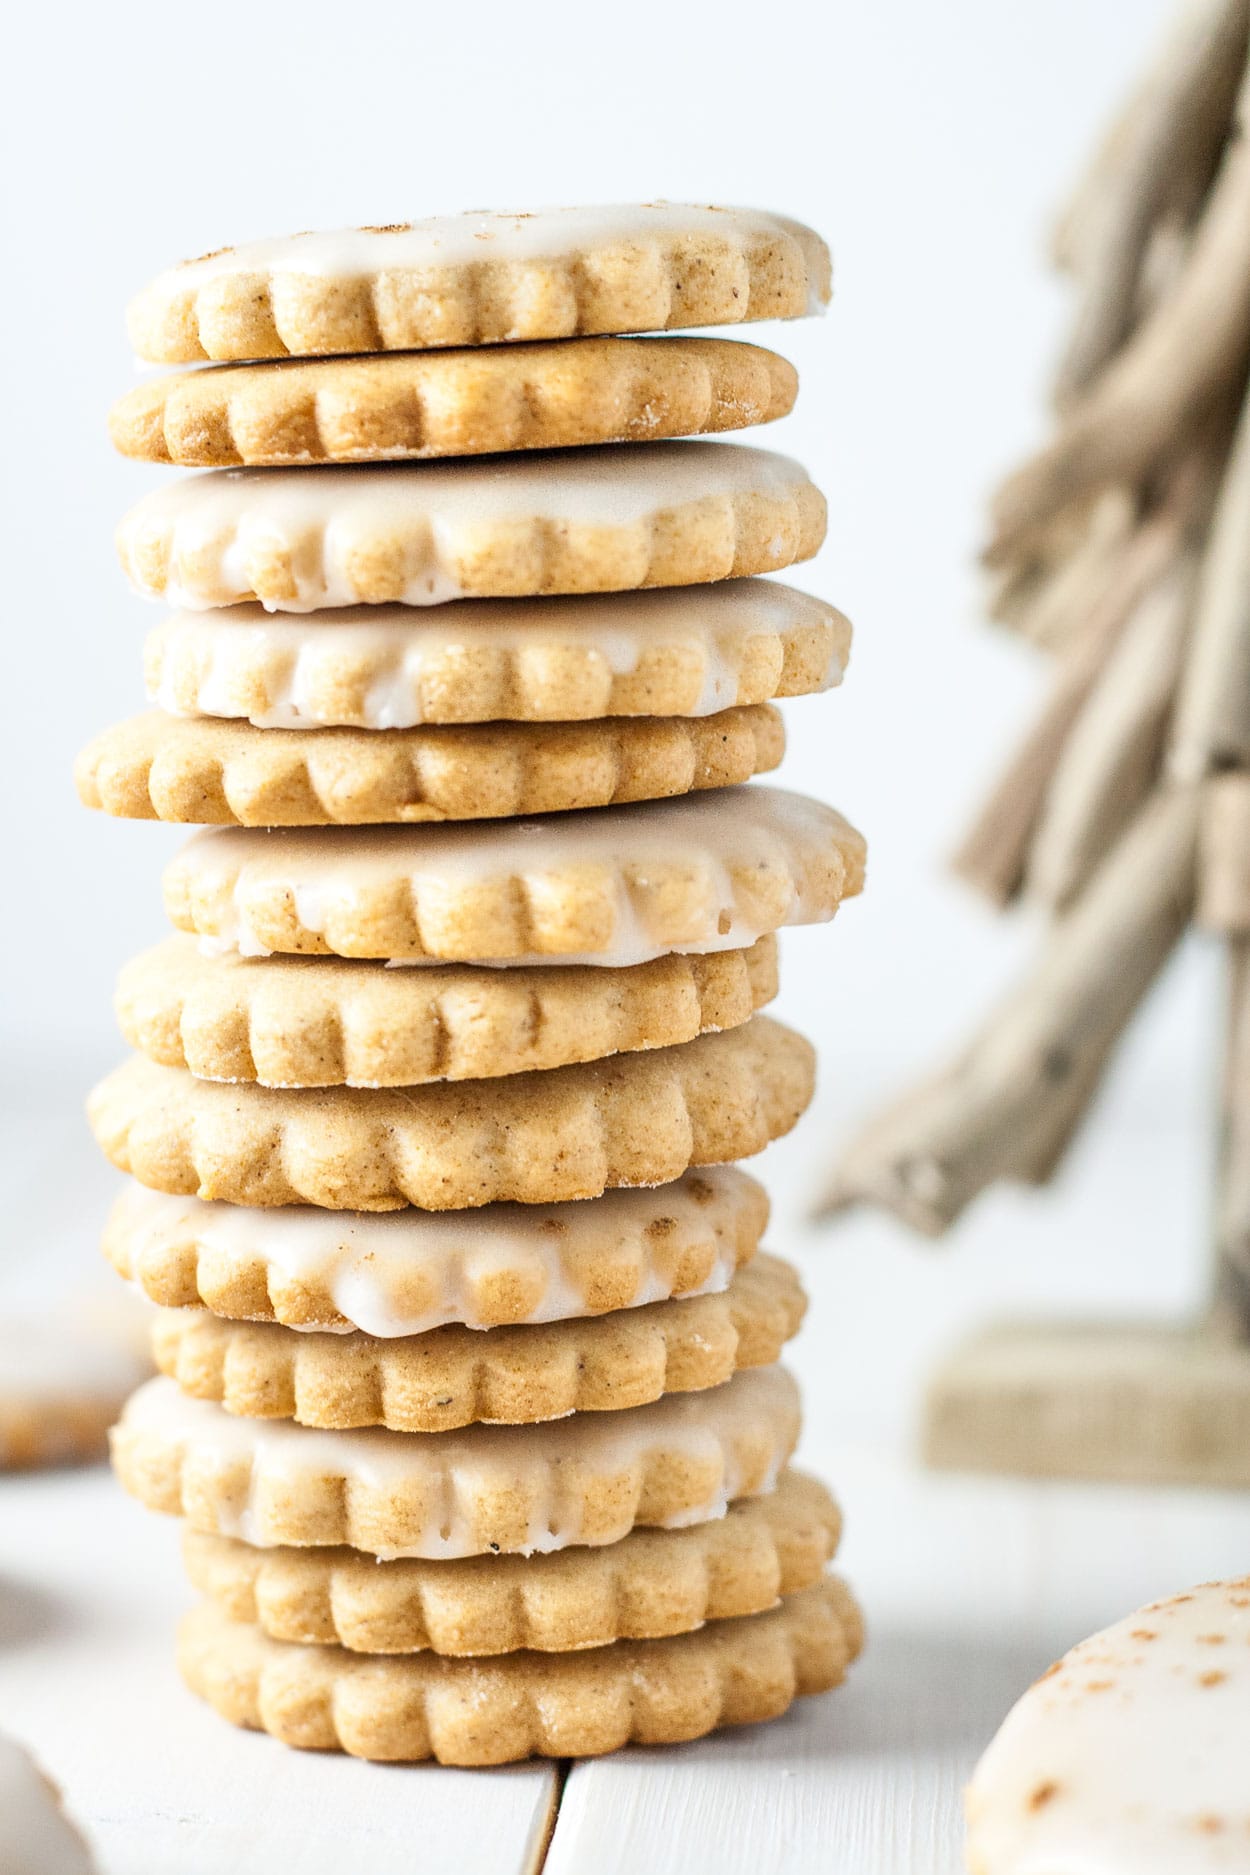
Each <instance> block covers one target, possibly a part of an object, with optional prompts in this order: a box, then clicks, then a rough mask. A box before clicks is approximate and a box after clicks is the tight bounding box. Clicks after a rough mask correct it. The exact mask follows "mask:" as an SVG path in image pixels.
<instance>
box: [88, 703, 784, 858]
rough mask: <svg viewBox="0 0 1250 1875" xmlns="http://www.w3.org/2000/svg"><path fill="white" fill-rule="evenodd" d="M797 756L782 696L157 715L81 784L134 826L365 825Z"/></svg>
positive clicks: (99, 744) (608, 797) (634, 785)
mask: <svg viewBox="0 0 1250 1875" xmlns="http://www.w3.org/2000/svg"><path fill="white" fill-rule="evenodd" d="M784 751H785V730H784V729H783V727H782V722H781V717H780V715H779V713H778V712H777V710H775V709H774V708H773V706H772V705H771V704H770V703H757V704H753V705H750V706H749V707H748V708H746V709H735V710H722V711H721V712H720V714H719V715H717V716H703V717H693V718H692V717H680V716H675V717H667V718H665V717H655V718H652V717H637V718H631V719H622V720H619V721H611V722H598V723H515V724H501V723H479V724H477V725H475V726H474V727H472V728H467V729H446V728H438V729H432V728H427V727H423V728H419V729H254V728H253V727H252V725H251V724H250V723H222V722H214V721H212V720H211V719H209V718H206V717H192V718H186V717H179V716H165V715H163V714H162V713H161V712H160V711H158V710H151V711H149V712H148V713H147V714H146V715H144V716H133V717H131V718H130V719H129V720H128V721H126V722H123V723H116V724H114V726H113V727H112V728H111V729H106V730H105V732H104V734H103V735H100V736H97V737H96V738H95V740H94V742H92V743H90V744H89V745H88V746H87V748H85V749H84V750H83V752H82V754H81V755H80V756H79V757H78V760H77V762H76V763H75V765H74V780H75V782H76V784H77V787H78V798H79V800H80V801H81V802H82V803H83V806H84V807H97V808H103V809H104V811H105V812H106V813H108V814H117V815H120V816H122V817H123V818H125V819H129V820H174V821H191V822H198V823H200V824H201V825H214V826H241V827H323V826H327V825H339V826H359V825H368V824H378V823H385V822H388V821H389V822H400V821H431V820H489V819H502V818H504V817H506V816H508V815H516V814H551V813H561V812H567V811H568V810H569V809H573V808H589V807H607V806H610V805H612V804H613V803H616V802H622V801H654V800H659V799H661V798H663V797H665V796H668V795H678V794H689V793H693V792H696V791H698V790H701V789H705V788H723V787H726V786H728V785H731V784H732V783H734V782H739V781H749V780H750V778H751V776H752V775H758V774H762V773H763V772H764V771H765V770H767V769H770V768H776V766H777V764H778V763H779V762H780V760H781V757H782V755H783V753H784Z"/></svg>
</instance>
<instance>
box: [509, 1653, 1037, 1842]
mask: <svg viewBox="0 0 1250 1875" xmlns="http://www.w3.org/2000/svg"><path fill="white" fill-rule="evenodd" d="M1031 1664H1032V1663H1031V1662H1030V1660H1029V1659H1028V1656H1027V1652H1026V1650H1022V1649H1021V1650H1016V1651H1015V1652H1012V1651H1010V1650H1006V1651H1000V1650H996V1649H994V1648H986V1649H972V1648H969V1647H967V1646H966V1645H964V1644H961V1643H959V1642H958V1641H957V1640H949V1641H943V1640H941V1639H940V1638H937V1637H933V1636H930V1637H926V1638H919V1637H917V1638H910V1639H909V1638H908V1637H906V1636H903V1635H901V1634H896V1635H891V1636H882V1637H880V1638H879V1639H878V1641H877V1642H876V1643H875V1645H874V1647H873V1652H872V1656H871V1659H870V1660H866V1661H865V1662H863V1663H861V1670H860V1672H859V1673H858V1674H857V1675H856V1676H855V1678H854V1680H852V1681H848V1683H847V1685H846V1686H845V1687H843V1688H840V1689H839V1690H838V1691H837V1692H834V1693H830V1694H828V1695H827V1696H826V1697H825V1698H823V1699H817V1700H811V1701H805V1702H803V1704H802V1705H800V1706H799V1707H797V1708H796V1709H795V1710H794V1712H792V1713H791V1714H790V1715H788V1716H787V1717H786V1718H785V1719H782V1720H779V1721H777V1722H776V1723H774V1724H772V1725H765V1726H752V1727H749V1728H747V1729H745V1730H743V1731H739V1732H727V1733H724V1734H722V1735H721V1736H719V1737H716V1738H712V1739H709V1740H707V1741H705V1742H703V1743H700V1744H697V1745H688V1746H685V1747H683V1748H681V1749H679V1750H676V1751H670V1752H663V1753H657V1752H651V1753H648V1752H641V1751H632V1752H627V1753H624V1754H622V1755H621V1756H619V1757H617V1758H612V1759H605V1760H603V1761H602V1762H601V1763H596V1764H582V1765H578V1766H576V1767H575V1768H574V1770H573V1773H572V1775H571V1776H570V1778H569V1781H568V1784H567V1786H566V1788H565V1793H564V1801H563V1803H562V1805H561V1808H560V1815H559V1819H558V1821H557V1824H556V1833H555V1837H554V1840H553V1843H552V1847H551V1852H550V1854H549V1856H548V1858H547V1864H546V1872H545V1875H590V1871H592V1870H593V1871H594V1872H595V1875H634V1872H635V1871H637V1870H639V1869H661V1868H663V1869H670V1868H671V1869H681V1870H682V1871H683V1875H696V1871H699V1872H701V1871H707V1872H708V1875H711V1872H712V1871H713V1870H717V1871H725V1870H730V1869H732V1870H735V1871H736V1870H741V1871H743V1875H746V1872H747V1871H751V1875H801V1872H802V1871H806V1870H813V1871H814V1870H816V1869H819V1870H820V1871H821V1875H868V1871H871V1875H947V1871H948V1870H949V1871H951V1875H954V1871H955V1870H957V1869H959V1868H961V1867H962V1859H961V1854H960V1848H959V1829H958V1815H959V1798H960V1792H961V1790H962V1787H963V1784H964V1782H965V1780H966V1778H967V1775H968V1772H969V1771H970V1769H971V1766H972V1764H973V1762H974V1761H975V1757H976V1753H977V1751H978V1749H979V1747H980V1744H981V1743H982V1742H983V1741H984V1740H985V1739H986V1738H987V1737H988V1736H989V1734H990V1733H991V1732H992V1731H993V1730H994V1728H995V1726H996V1725H997V1723H998V1720H999V1718H1000V1717H1001V1715H1002V1713H1003V1711H1004V1710H1005V1708H1006V1707H1007V1706H1008V1705H1009V1704H1010V1703H1011V1700H1012V1698H1013V1697H1014V1694H1015V1692H1016V1691H1018V1690H1019V1688H1020V1687H1021V1686H1022V1685H1023V1684H1025V1683H1027V1681H1028V1679H1029V1678H1030V1677H1031Z"/></svg>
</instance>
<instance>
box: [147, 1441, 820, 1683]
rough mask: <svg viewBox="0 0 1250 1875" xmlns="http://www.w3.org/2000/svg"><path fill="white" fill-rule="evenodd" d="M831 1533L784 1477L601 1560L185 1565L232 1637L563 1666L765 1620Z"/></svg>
mask: <svg viewBox="0 0 1250 1875" xmlns="http://www.w3.org/2000/svg"><path fill="white" fill-rule="evenodd" d="M841 1527H842V1520H841V1517H840V1515H839V1512H838V1507H837V1505H836V1504H835V1503H834V1501H833V1499H832V1498H831V1497H830V1495H829V1493H828V1491H826V1489H825V1487H824V1485H823V1484H820V1483H819V1482H818V1481H817V1480H816V1479H815V1478H808V1477H805V1476H804V1475H803V1473H802V1472H797V1471H785V1472H783V1473H782V1475H781V1477H780V1478H779V1479H778V1482H777V1489H776V1490H775V1491H773V1492H772V1493H771V1494H770V1495H769V1496H767V1497H747V1498H741V1499H739V1501H738V1502H737V1503H736V1504H731V1505H730V1506H729V1509H728V1511H727V1512H726V1514H725V1515H724V1516H723V1517H720V1518H717V1519H716V1520H715V1521H713V1522H711V1523H700V1524H694V1525H692V1526H691V1527H690V1528H689V1529H686V1530H642V1529H639V1530H631V1531H630V1533H629V1535H628V1536H623V1537H622V1538H621V1540H620V1542H619V1543H609V1544H607V1545H606V1546H605V1547H604V1548H602V1549H588V1548H585V1547H579V1548H575V1549H564V1550H556V1551H554V1552H553V1553H552V1554H551V1555H549V1556H525V1557H521V1556H470V1557H466V1558H465V1559H464V1560H463V1561H460V1562H422V1561H420V1560H418V1559H416V1558H408V1559H404V1560H399V1561H396V1562H388V1563H379V1562H377V1561H376V1560H375V1559H374V1558H373V1557H372V1556H362V1555H361V1554H360V1552H359V1551H357V1550H349V1549H337V1550H335V1549H331V1550H317V1549H302V1550H301V1549H276V1550H275V1549H269V1550H263V1549H253V1548H252V1547H251V1546H250V1545H249V1544H247V1543H239V1542H237V1541H235V1540H234V1539H233V1538H231V1537H224V1536H205V1535H204V1534H203V1533H202V1532H200V1531H197V1530H188V1531H187V1532H186V1533H185V1535H184V1538H183V1558H184V1560H185V1562H186V1567H187V1574H188V1575H189V1576H190V1578H191V1581H192V1583H193V1585H194V1586H195V1587H196V1588H197V1589H199V1590H200V1592H201V1594H203V1595H206V1596H209V1597H211V1599H212V1600H213V1601H215V1602H217V1603H218V1605H219V1606H220V1607H221V1609H222V1611H223V1613H224V1614H226V1615H227V1616H228V1617H229V1618H230V1620H231V1621H254V1622H256V1623H257V1625H258V1626H259V1627H260V1628H261V1629H262V1631H263V1632H264V1633H266V1634H268V1635H269V1636H271V1638H272V1639H274V1640H276V1641H296V1642H299V1643H300V1644H302V1645H305V1646H307V1645H310V1644H312V1645H316V1646H331V1645H333V1646H339V1647H345V1648H347V1649H348V1650H349V1652H351V1653H360V1654H412V1653H424V1652H426V1651H429V1652H431V1653H436V1654H452V1655H456V1656H464V1655H478V1654H510V1653H514V1652H515V1651H516V1650H517V1649H518V1648H522V1647H528V1648H534V1649H536V1650H537V1651H539V1652H540V1653H568V1652H571V1651H572V1650H573V1649H575V1648H583V1647H604V1646H607V1645H608V1644H609V1643H610V1642H612V1641H621V1640H626V1641H642V1640H656V1639H658V1638H659V1637H660V1636H662V1635H668V1634H688V1633H692V1632H693V1631H694V1629H696V1628H700V1627H702V1626H703V1624H704V1622H705V1621H724V1620H731V1619H733V1618H734V1617H735V1616H738V1615H754V1614H762V1613H763V1612H764V1611H765V1609H768V1608H773V1607H775V1606H776V1603H777V1601H778V1599H779V1598H780V1597H781V1596H782V1595H793V1594H794V1593H795V1592H796V1591H797V1590H799V1589H805V1588H810V1587H811V1585H812V1584H813V1583H814V1582H818V1581H819V1580H820V1577H821V1575H822V1573H823V1571H824V1567H825V1564H826V1563H827V1562H828V1561H829V1560H830V1558H831V1557H832V1556H833V1554H834V1552H835V1550H836V1549H837V1546H838V1540H839V1537H840V1534H841Z"/></svg>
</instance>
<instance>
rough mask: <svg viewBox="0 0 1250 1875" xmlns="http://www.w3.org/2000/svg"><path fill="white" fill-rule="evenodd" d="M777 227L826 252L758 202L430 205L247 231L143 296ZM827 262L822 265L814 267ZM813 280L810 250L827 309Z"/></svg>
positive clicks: (814, 305)
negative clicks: (349, 220) (374, 223)
mask: <svg viewBox="0 0 1250 1875" xmlns="http://www.w3.org/2000/svg"><path fill="white" fill-rule="evenodd" d="M777 235H787V236H789V237H790V238H791V239H793V240H796V241H798V242H799V244H800V245H801V246H802V247H803V248H804V249H805V251H806V252H807V253H808V255H809V256H810V257H813V258H814V257H815V256H816V255H818V254H819V255H821V256H822V258H823V250H824V244H823V242H822V241H821V240H820V237H819V236H818V235H816V234H814V233H813V232H812V230H811V229H810V228H805V227H804V226H803V225H802V223H801V222H797V221H791V220H789V219H788V218H787V217H786V216H784V215H774V214H770V213H768V212H767V211H766V210H764V209H755V208H721V207H712V206H704V205H702V204H687V203H682V202H644V203H637V204H635V203H608V204H604V205H602V206H595V207H587V208H544V209H538V210H535V211H530V212H524V213H518V212H515V211H511V212H510V211H507V210H496V211H489V212H484V211H481V210H470V211H468V212H467V213H465V214H462V215H432V216H428V217H427V218H426V219H424V220H421V221H413V222H410V223H408V224H407V225H406V226H402V227H394V228H337V229H333V230H326V231H323V232H314V233H308V234H291V235H279V236H277V237H275V238H273V239H270V240H262V241H248V242H246V243H244V244H243V245H242V246H239V247H228V248H223V249H221V250H220V251H219V252H218V253H215V254H206V255H205V256H204V257H203V258H202V259H199V260H189V261H184V262H183V263H182V264H181V265H180V266H177V267H170V268H167V269H166V271H165V272H164V273H162V274H158V276H157V277H156V279H155V280H154V281H153V282H152V284H151V285H150V286H149V287H148V288H147V289H146V293H145V296H144V297H147V296H148V295H152V296H154V297H156V298H158V299H173V298H175V297H176V296H178V295H181V294H183V293H186V292H188V291H195V290H197V289H198V288H200V287H202V286H204V285H205V284H206V283H207V282H208V281H210V280H218V279H221V278H222V277H223V276H224V275H228V274H245V273H263V274H279V275H281V274H303V275H315V276H321V277H323V278H326V279H332V278H340V277H341V278H344V279H359V278H361V277H365V278H368V277H371V276H373V275H375V274H379V273H384V272H387V271H398V270H401V269H402V270H404V271H417V272H423V271H430V270H438V269H440V268H444V267H462V266H468V265H476V264H478V263H481V262H489V261H494V262H505V263H507V262H513V261H522V262H524V261H543V260H562V259H568V258H571V257H572V256H574V255H576V254H578V253H580V252H584V251H586V250H588V249H595V248H603V247H607V246H615V245H617V244H618V243H620V242H627V241H638V240H642V241H655V240H668V241H674V240H682V239H684V238H687V237H689V236H695V237H699V236H704V237H706V236H712V237H714V238H717V239H721V240H726V241H729V242H732V243H734V244H735V245H741V244H745V243H746V242H749V241H752V240H756V239H758V238H760V237H761V236H763V237H765V238H768V237H775V236H777ZM824 271H825V269H824V268H823V267H822V268H821V269H820V273H821V274H822V275H823V273H824ZM820 287H821V279H820V277H818V275H817V271H816V269H815V268H813V267H812V266H811V263H810V259H809V294H810V297H809V301H808V311H809V312H810V313H819V312H822V311H823V310H824V306H825V296H823V295H822V293H821V291H820Z"/></svg>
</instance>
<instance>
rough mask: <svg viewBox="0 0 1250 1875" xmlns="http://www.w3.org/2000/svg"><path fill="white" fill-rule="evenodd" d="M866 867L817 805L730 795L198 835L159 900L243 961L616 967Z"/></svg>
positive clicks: (847, 890)
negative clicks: (402, 823) (523, 819)
mask: <svg viewBox="0 0 1250 1875" xmlns="http://www.w3.org/2000/svg"><path fill="white" fill-rule="evenodd" d="M864 860H865V849H864V842H863V839H862V837H861V835H860V834H858V833H857V832H856V831H855V829H854V828H853V827H851V826H850V825H849V824H848V823H847V822H846V821H845V820H843V818H842V816H841V815H840V814H838V813H835V811H834V810H833V809H832V808H831V807H826V806H824V804H823V803H822V802H819V801H812V800H809V799H807V797H806V796H804V795H800V794H789V793H786V792H784V791H783V790H781V789H777V788H766V787H750V788H734V789H724V790H721V791H719V792H714V793H708V794H704V795H700V796H698V797H696V798H694V799H692V800H689V801H668V802H665V803H663V804H661V805H658V806H645V805H644V806H637V807H624V808H606V809H603V810H602V811H600V812H596V813H589V814H577V815H574V814H568V815H562V816H560V817H549V818H547V819H544V820H539V821H535V822H532V823H523V824H518V823H517V822H515V821H509V822H506V823H503V824H496V825H482V826H477V827H468V828H463V829H461V828H456V827H446V826H444V827H409V828H403V829H399V828H384V829H377V830H371V831H368V832H366V831H364V830H357V829H338V828H335V829H330V830H327V831H324V832H318V833H311V834H310V833H300V832H285V833H284V832H277V833H262V832H259V831H255V830H250V829H239V830H236V829H233V828H231V829H223V830H222V831H219V832H212V833H202V834H198V835H196V836H195V838H194V839H192V840H191V841H190V843H189V844H188V845H187V846H185V847H184V848H183V849H182V851H181V853H179V854H178V856H177V857H176V858H175V859H174V861H173V862H172V864H171V865H170V866H168V867H167V868H166V872H165V881H164V884H165V909H166V911H167V913H168V915H169V919H170V922H171V923H172V924H173V925H175V926H176V927H177V928H178V929H179V930H181V931H191V932H194V933H196V935H197V936H199V937H201V938H205V939H208V940H210V941H211V948H212V949H214V950H218V951H232V950H237V951H240V952H242V953H244V954H245V955H250V956H263V955H267V954H268V953H270V952H273V951H280V952H289V953H296V954H301V953H302V954H305V955H317V956H325V955H334V956H339V957H365V958H368V957H373V958H388V959H391V960H393V961H402V962H410V963H415V962H424V961H432V962H433V961H438V962H449V963H508V964H530V963H553V962H560V963H562V964H574V963H590V964H596V965H599V966H608V967H611V968H613V969H626V968H628V967H630V966H631V965H633V964H639V963H646V962H648V961H649V960H650V959H651V958H654V957H659V956H662V955H664V954H665V953H666V952H669V951H694V952H700V953H706V952H711V951H720V950H742V949H744V948H745V947H746V946H748V945H751V944H754V943H755V942H756V941H757V940H758V939H759V938H761V937H763V936H765V935H766V934H767V933H769V932H773V931H776V930H778V929H779V928H780V927H781V926H783V925H792V924H812V923H818V922H821V921H823V920H825V919H828V918H831V917H832V916H833V914H834V912H835V911H836V910H837V908H838V905H839V904H840V903H841V901H842V900H843V899H844V898H850V897H853V896H854V895H855V894H856V893H857V892H859V891H860V890H862V887H863V880H864Z"/></svg>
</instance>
